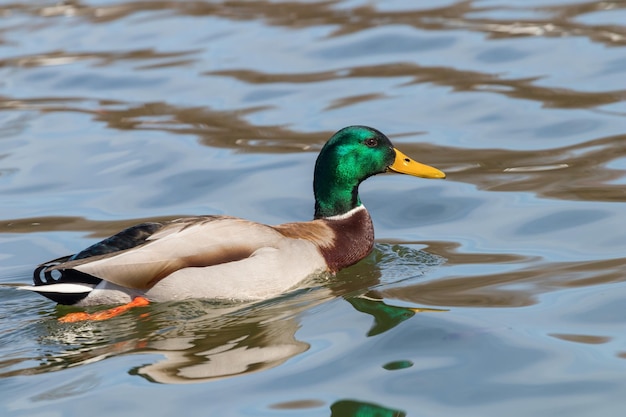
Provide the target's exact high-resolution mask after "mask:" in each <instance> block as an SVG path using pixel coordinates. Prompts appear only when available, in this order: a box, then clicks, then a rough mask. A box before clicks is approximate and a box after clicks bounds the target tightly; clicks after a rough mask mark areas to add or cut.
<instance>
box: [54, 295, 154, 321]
mask: <svg viewBox="0 0 626 417" xmlns="http://www.w3.org/2000/svg"><path fill="white" fill-rule="evenodd" d="M148 304H150V301H148V299H147V298H145V297H135V298H134V299H133V300H132V301H131V302H130V303H127V304H124V305H121V306H117V307H113V308H109V309H107V310H102V311H97V312H95V313H85V312H84V311H80V312H76V313H69V314H66V315H65V316H63V317H61V318H59V322H61V323H76V322H79V321H87V320H93V321H99V320H107V319H110V318H112V317H115V316H119V315H120V314H122V313H124V312H126V311H128V310H130V309H131V308H134V307H145V306H147V305H148Z"/></svg>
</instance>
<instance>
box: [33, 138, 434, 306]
mask: <svg viewBox="0 0 626 417" xmlns="http://www.w3.org/2000/svg"><path fill="white" fill-rule="evenodd" d="M388 171H392V172H398V173H403V174H409V175H413V176H416V177H423V178H445V174H444V173H443V172H441V171H439V170H438V169H436V168H433V167H430V166H428V165H424V164H421V163H418V162H415V161H414V160H412V159H410V158H409V157H407V156H406V155H405V154H403V153H402V152H400V151H399V150H397V149H395V148H394V147H393V145H392V144H391V142H390V141H389V139H388V138H387V137H386V136H385V135H384V134H382V133H381V132H379V131H378V130H376V129H373V128H371V127H366V126H349V127H346V128H343V129H341V130H339V131H338V132H337V133H335V134H334V135H333V136H332V137H331V138H330V139H329V140H328V142H327V143H326V144H325V145H324V147H323V148H322V150H321V151H320V154H319V156H318V158H317V161H316V163H315V172H314V177H313V191H314V195H315V216H314V219H313V220H311V221H307V222H297V223H285V224H281V225H278V226H268V225H264V224H260V223H255V222H252V221H249V220H244V219H240V218H235V217H229V216H211V215H209V216H199V217H189V218H182V219H178V220H173V221H168V222H153V223H142V224H139V225H136V226H133V227H130V228H127V229H125V230H122V231H121V232H119V233H118V234H116V235H114V236H111V237H109V238H107V239H105V240H103V241H101V242H98V243H95V244H94V245H92V246H90V247H88V248H86V249H84V250H82V251H80V252H78V253H76V254H74V255H70V256H65V257H62V258H58V259H55V260H52V261H49V262H46V263H43V264H41V265H39V267H37V269H35V271H34V274H33V281H34V285H33V286H25V287H22V288H24V289H29V290H32V291H35V292H37V293H39V294H41V295H43V296H45V297H48V298H49V299H51V300H53V301H55V302H57V303H59V304H67V305H77V306H90V305H101V304H124V303H129V302H131V301H132V300H133V299H135V297H142V299H147V300H150V301H155V302H160V301H171V300H181V299H189V298H206V299H220V300H233V301H234V300H241V301H246V300H262V299H268V298H271V297H274V296H276V295H278V294H281V293H283V292H285V291H288V290H290V289H292V288H294V287H295V286H296V285H297V284H298V283H301V282H302V281H303V280H305V279H306V278H307V277H310V276H312V275H314V274H319V273H330V274H334V273H336V272H337V271H339V270H340V269H342V268H345V267H347V266H349V265H352V264H354V263H356V262H358V261H360V260H361V259H363V258H364V257H366V256H367V255H368V254H369V253H370V251H371V250H372V247H373V244H374V228H373V225H372V220H371V218H370V215H369V213H368V211H367V210H366V209H365V206H363V204H362V203H361V199H360V198H359V194H358V187H359V184H360V183H361V182H362V181H363V180H365V179H366V178H368V177H371V176H372V175H376V174H379V173H383V172H388Z"/></svg>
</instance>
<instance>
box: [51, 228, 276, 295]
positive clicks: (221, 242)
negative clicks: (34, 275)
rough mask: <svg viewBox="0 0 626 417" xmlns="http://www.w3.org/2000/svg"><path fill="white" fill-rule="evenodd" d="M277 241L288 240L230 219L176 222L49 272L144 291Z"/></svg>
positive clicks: (244, 255) (274, 232) (247, 254)
mask: <svg viewBox="0 0 626 417" xmlns="http://www.w3.org/2000/svg"><path fill="white" fill-rule="evenodd" d="M282 239H287V238H286V237H285V236H284V235H282V234H281V233H279V232H278V231H277V230H275V229H273V228H272V227H270V226H266V225H263V224H259V223H254V222H251V221H247V220H243V219H238V218H234V217H218V216H212V217H200V218H191V219H181V220H177V221H173V222H170V223H167V224H164V225H162V226H161V227H159V228H157V229H156V231H155V232H154V233H152V234H150V235H149V236H147V237H145V239H143V243H140V244H138V245H135V246H133V247H131V248H128V249H124V250H118V251H114V252H108V253H102V254H98V255H94V256H91V257H87V258H83V259H69V260H67V261H66V262H63V263H60V264H58V265H55V266H52V267H50V268H48V270H49V272H50V273H53V272H52V271H55V270H58V271H60V272H61V273H64V272H66V273H67V272H68V271H70V270H71V271H77V272H78V273H79V274H86V275H87V276H91V277H95V278H99V279H103V280H105V281H108V282H111V283H114V284H117V285H120V286H122V287H126V288H132V289H137V290H146V289H149V288H151V287H152V286H153V285H154V284H156V283H157V282H159V281H160V280H161V279H162V278H164V277H166V276H168V275H170V274H171V273H173V272H175V271H177V270H180V269H183V268H189V267H208V266H211V265H219V264H223V263H226V262H232V261H237V260H241V259H245V258H247V257H249V256H250V255H251V254H252V253H254V252H255V251H256V250H258V249H260V248H263V247H275V246H276V245H278V244H279V243H280V241H281V240H282ZM88 249H89V248H88ZM92 252H95V251H92Z"/></svg>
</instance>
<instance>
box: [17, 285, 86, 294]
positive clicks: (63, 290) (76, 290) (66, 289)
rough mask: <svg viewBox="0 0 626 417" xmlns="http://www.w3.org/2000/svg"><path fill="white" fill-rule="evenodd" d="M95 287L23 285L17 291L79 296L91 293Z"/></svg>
mask: <svg viewBox="0 0 626 417" xmlns="http://www.w3.org/2000/svg"><path fill="white" fill-rule="evenodd" d="M94 287H95V285H89V284H79V283H61V284H50V285H24V286H22V287H17V289H18V290H28V291H34V292H39V293H44V292H55V293H59V294H81V293H86V292H91V290H93V289H94Z"/></svg>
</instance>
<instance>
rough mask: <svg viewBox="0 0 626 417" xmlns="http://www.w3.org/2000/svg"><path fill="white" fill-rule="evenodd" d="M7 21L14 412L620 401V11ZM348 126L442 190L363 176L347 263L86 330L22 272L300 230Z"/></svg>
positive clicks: (529, 6) (341, 10) (325, 3)
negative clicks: (274, 285)
mask: <svg viewBox="0 0 626 417" xmlns="http://www.w3.org/2000/svg"><path fill="white" fill-rule="evenodd" d="M0 15H1V16H2V27H1V28H0V46H1V47H2V48H0V73H1V75H2V77H0V79H1V82H0V196H1V198H0V229H1V230H0V232H2V233H0V301H1V302H2V306H3V308H2V310H1V311H0V317H1V318H2V320H0V334H2V336H3V337H2V339H1V341H0V354H1V355H0V356H1V357H2V360H1V361H0V373H1V375H0V382H1V383H2V390H0V404H1V405H0V409H1V410H2V413H4V414H10V415H12V416H13V415H16V416H31V415H35V414H41V413H49V412H50V410H57V411H58V412H59V413H62V414H64V415H65V414H67V415H78V414H80V413H84V410H85V409H89V410H92V412H93V413H95V415H100V414H102V413H109V414H110V411H111V410H120V409H122V408H123V409H125V410H131V411H130V412H131V413H135V414H138V413H141V414H154V415H165V414H167V415H169V414H176V413H179V412H180V410H185V412H188V413H189V414H190V415H195V414H198V415H205V414H207V413H208V414H211V415H213V414H216V415H220V416H224V417H230V416H240V415H251V416H257V415H264V416H265V415H267V416H270V415H271V416H273V415H278V414H284V412H285V411H286V410H298V414H302V415H303V416H305V415H306V416H309V415H311V416H313V415H315V416H317V415H333V416H334V415H339V414H346V415H348V414H350V415H355V416H357V415H360V414H359V413H364V412H373V413H376V412H378V413H383V414H384V413H386V414H397V415H405V414H406V415H411V416H412V415H419V414H420V413H421V414H424V415H432V416H448V415H459V414H460V415H464V416H484V415H510V416H528V415H533V416H553V415H568V416H587V415H619V413H620V412H621V411H622V410H621V408H622V407H621V404H622V403H623V398H624V394H625V393H626V384H625V383H624V378H623V366H624V363H625V362H624V358H626V354H625V353H624V351H625V349H624V344H625V343H626V339H625V338H624V336H623V321H624V320H623V317H624V315H625V314H626V312H625V310H624V305H625V304H624V299H625V298H626V290H625V288H626V286H625V285H624V271H625V270H626V265H625V264H626V258H624V254H626V235H625V234H624V228H623V217H624V210H625V204H624V203H625V200H626V191H625V189H626V186H625V185H626V179H625V173H626V151H625V150H626V145H624V144H625V143H626V136H625V132H626V129H625V126H626V124H625V123H624V120H626V119H625V118H624V117H625V116H626V108H625V107H624V104H625V103H626V84H625V82H624V80H626V77H624V74H626V60H625V59H624V54H623V52H624V47H626V26H625V25H624V23H623V22H625V21H626V2H624V1H617V0H611V1H602V2H598V1H584V0H583V1H577V2H574V1H568V0H551V1H550V2H548V3H546V2H544V1H539V0H528V1H517V0H507V1H499V0H481V1H454V0H453V1H446V2H440V1H429V0H427V1H423V2H411V1H408V0H393V1H387V0H385V1H377V0H374V1H368V0H355V1H352V0H351V1H341V0H321V1H307V2H301V1H271V2H269V1H243V2H242V1H190V2H187V1H185V2H173V1H155V2H144V1H128V2H127V1H120V2H99V3H96V2H91V1H88V0H80V1H67V2H43V3H42V2H19V3H18V2H13V3H8V4H3V5H0ZM349 124H369V125H372V126H374V127H376V128H379V129H381V130H382V131H383V132H385V133H387V134H388V135H389V136H390V137H391V138H392V140H393V141H394V143H396V145H397V146H398V147H399V148H400V149H402V151H403V152H405V153H407V154H408V155H410V156H413V157H415V158H416V159H419V160H421V161H423V162H425V163H428V164H432V165H435V166H437V167H439V168H442V169H443V170H444V171H446V172H447V173H448V179H447V180H446V181H441V182H437V183H434V184H433V183H427V182H425V181H420V180H416V179H411V178H409V177H402V176H391V175H389V176H378V177H376V178H375V179H372V180H368V181H367V182H366V183H365V184H363V186H362V196H361V197H362V200H363V202H364V203H365V205H366V206H367V207H368V209H369V210H370V212H371V213H372V218H373V220H374V223H375V228H376V233H377V238H378V243H377V246H376V251H375V252H374V253H373V254H372V256H371V257H370V258H368V259H367V260H366V261H365V262H362V263H359V264H357V265H355V266H354V267H352V268H349V269H347V270H345V271H342V272H341V273H340V274H339V275H338V276H337V277H336V278H335V280H331V281H328V282H317V281H316V282H313V283H311V284H310V287H307V288H301V289H299V290H298V291H295V292H294V293H291V294H288V295H285V296H284V297H280V298H278V299H275V300H270V301H268V302H267V303H260V304H257V305H250V306H237V307H236V308H235V307H233V306H223V305H215V304H211V303H210V302H205V301H201V302H191V303H179V304H177V303H173V304H167V303H166V304H162V305H153V306H150V307H148V308H147V309H145V310H142V311H136V312H132V313H129V314H128V315H124V316H121V317H118V318H116V319H115V320H114V321H110V322H104V323H90V324H84V325H75V326H62V325H60V324H59V323H57V322H56V320H55V319H56V316H57V315H59V314H63V313H65V312H66V310H65V309H55V307H54V306H53V305H52V304H51V303H49V302H48V301H46V300H43V299H39V298H36V297H35V296H34V295H32V294H24V292H17V291H15V290H14V288H13V286H11V285H13V284H24V283H27V282H29V280H30V274H31V271H32V268H33V266H34V265H36V264H37V263H38V262H41V261H42V260H45V259H50V258H53V257H56V256H61V255H65V254H68V253H70V252H73V251H76V250H79V249H80V248H83V247H86V246H87V245H88V244H90V243H93V241H94V240H95V239H99V238H102V237H105V236H108V235H110V234H112V233H115V232H116V231H118V230H120V229H123V228H125V227H127V226H130V225H132V224H136V223H138V222H141V221H146V220H168V219H172V218H176V217H181V216H186V215H197V214H210V213H226V214H232V215H237V216H242V217H247V218H250V219H253V220H258V221H261V222H264V223H269V224H276V223H280V222H285V221H297V220H306V219H309V218H310V217H311V215H312V207H313V201H312V193H311V180H312V178H311V174H312V171H313V164H314V160H315V154H316V152H317V151H318V150H319V149H320V147H321V146H322V144H323V143H324V141H325V140H326V139H327V138H328V137H329V136H330V135H331V134H332V132H334V131H336V130H337V129H339V128H341V127H343V126H345V125H349ZM411 180H413V181H411ZM9 284H11V285H9ZM428 309H431V311H429V310H428ZM432 310H434V311H432ZM439 310H445V312H435V311H439ZM416 312H420V314H416ZM259 371H262V372H259ZM234 375H237V377H236V378H232V376H234ZM138 376H140V377H138ZM208 381H210V382H208ZM148 382H161V384H153V383H148ZM189 382H195V384H187V383H189ZM173 384H177V386H173ZM179 384H185V385H184V386H182V385H179Z"/></svg>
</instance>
